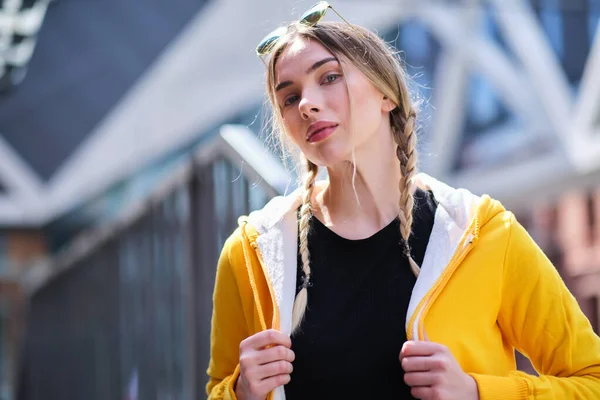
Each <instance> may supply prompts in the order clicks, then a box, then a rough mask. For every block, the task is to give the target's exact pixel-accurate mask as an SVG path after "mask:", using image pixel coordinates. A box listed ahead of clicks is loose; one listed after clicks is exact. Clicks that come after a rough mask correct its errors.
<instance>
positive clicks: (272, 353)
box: [255, 345, 296, 364]
mask: <svg viewBox="0 0 600 400" xmlns="http://www.w3.org/2000/svg"><path fill="white" fill-rule="evenodd" d="M295 358H296V356H295V355H294V352H293V351H292V350H290V349H288V348H287V347H285V346H281V345H279V346H275V347H271V348H269V349H265V350H261V351H258V352H256V356H255V361H256V363H257V364H267V363H270V362H273V361H279V360H283V361H288V362H293V361H294V359H295Z"/></svg>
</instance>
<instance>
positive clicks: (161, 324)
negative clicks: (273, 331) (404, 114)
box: [0, 0, 600, 399]
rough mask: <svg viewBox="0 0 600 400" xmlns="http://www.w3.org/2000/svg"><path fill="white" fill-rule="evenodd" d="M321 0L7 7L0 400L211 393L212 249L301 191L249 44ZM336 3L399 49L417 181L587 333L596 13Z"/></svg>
mask: <svg viewBox="0 0 600 400" xmlns="http://www.w3.org/2000/svg"><path fill="white" fill-rule="evenodd" d="M312 3H313V0H310V1H308V0H300V1H297V0H294V1H291V0H286V1H275V0H261V1H255V2H247V1H242V0H220V1H216V0H172V1H170V2H161V1H158V0H148V1H146V2H144V4H143V6H140V5H139V4H138V3H135V2H127V1H125V2H90V1H88V2H74V1H63V0H55V1H51V2H49V1H46V0H0V278H1V281H0V398H1V396H4V397H6V398H7V399H12V398H16V393H17V389H16V388H17V386H19V387H20V389H19V392H20V393H21V394H20V396H19V397H20V398H22V399H38V398H41V397H43V398H44V399H54V398H57V399H58V398H60V399H64V398H70V397H69V395H67V393H77V395H76V396H77V397H76V398H94V397H93V396H96V397H95V398H98V399H108V398H110V399H112V398H120V397H119V394H121V393H123V394H124V393H125V392H128V393H139V396H140V398H149V397H153V398H154V397H156V398H165V399H166V398H177V399H179V398H184V399H187V398H203V396H202V383H203V380H204V376H203V373H204V368H205V367H204V362H205V359H206V357H207V354H206V347H207V344H206V341H207V318H209V313H210V307H209V305H210V304H209V303H210V295H211V293H210V291H211V285H212V279H214V276H213V273H214V271H213V272H211V269H213V268H214V258H215V257H216V252H217V251H218V248H219V247H220V246H221V244H222V242H223V240H224V239H225V237H226V236H227V234H228V233H229V232H230V230H231V229H232V227H233V226H235V217H236V215H239V214H240V213H245V212H247V211H249V210H251V209H255V208H258V207H260V206H261V205H262V204H264V202H265V201H266V200H267V199H268V198H269V197H271V196H273V195H275V194H276V193H281V192H283V191H285V190H286V188H287V187H289V186H293V184H294V182H293V179H292V178H290V177H289V176H288V175H287V174H286V173H285V172H284V171H282V170H281V166H279V165H276V164H274V161H273V156H272V155H271V153H269V152H266V151H264V150H262V149H261V148H260V146H258V144H257V143H259V141H260V140H262V139H264V130H263V129H262V121H263V116H264V113H263V110H262V104H263V101H264V97H263V90H264V82H263V70H264V65H263V64H262V63H261V62H260V60H259V59H257V58H256V56H255V54H254V46H255V45H256V43H257V42H258V41H259V40H260V39H261V38H262V37H263V35H265V34H266V33H267V32H269V31H270V30H272V29H273V28H274V27H276V26H278V25H281V24H282V22H283V21H289V20H292V19H295V18H297V17H298V16H299V15H300V14H301V13H302V11H304V10H305V9H307V8H308V7H309V6H310V5H312ZM482 4H485V6H483V5H482ZM334 6H335V7H336V9H337V10H338V11H339V12H340V13H341V14H342V15H344V17H346V18H347V19H348V20H350V21H351V22H353V23H357V24H361V25H364V26H367V27H369V28H370V29H372V30H376V31H377V32H379V33H380V34H381V35H382V36H383V37H385V38H386V40H388V41H389V42H390V43H393V44H394V45H395V46H396V47H397V48H398V49H400V50H401V51H402V57H403V58H404V59H405V61H406V65H407V69H408V71H409V73H410V74H411V75H412V76H413V77H414V78H413V89H414V92H415V94H417V95H418V97H419V98H420V99H421V100H422V101H423V106H422V113H421V123H422V128H421V154H422V156H421V160H422V161H421V169H422V170H424V171H426V172H428V173H431V174H432V175H434V176H436V177H438V178H439V179H441V180H444V181H446V182H448V183H449V184H451V185H454V186H462V187H467V188H469V189H471V190H472V191H474V192H476V193H489V194H490V195H492V196H493V197H496V198H498V199H500V200H501V201H503V202H504V203H505V205H506V206H507V207H508V208H510V209H512V210H514V211H515V212H516V213H517V215H518V217H519V219H520V220H521V221H522V222H523V223H524V224H525V225H526V226H527V227H528V229H529V231H530V232H531V234H532V235H533V237H534V238H535V239H536V240H537V242H538V243H539V244H540V245H541V246H542V247H543V248H544V250H545V251H546V253H547V254H548V255H549V257H550V258H551V259H552V261H553V262H554V263H555V265H556V266H557V268H558V270H559V271H560V272H561V274H562V275H563V277H564V278H565V280H566V282H567V283H568V284H569V286H570V287H571V289H572V290H573V292H574V293H575V295H576V296H577V298H578V300H579V302H580V304H581V305H582V308H583V309H584V310H585V311H586V313H587V315H588V316H589V318H590V320H591V321H592V324H593V325H594V326H595V328H596V330H598V329H599V325H600V315H599V311H598V297H599V295H600V282H599V280H600V192H599V190H600V33H599V31H600V30H599V29H598V25H599V18H600V1H598V0H533V1H526V0H512V1H506V0H491V1H489V2H480V1H474V0H464V1H458V0H456V1H447V2H439V1H416V0H415V1H411V0H404V1H401V2H397V1H384V0H381V1H355V0H353V1H346V0H338V1H336V2H334ZM326 19H330V20H337V19H338V17H337V16H336V15H335V14H334V13H329V14H328V15H327V17H326ZM157 188H158V189H157ZM207 238H210V240H209V239H207ZM26 316H29V319H28V320H27V321H28V322H27V324H26V323H25V321H26V319H25V317H26ZM194 343H196V344H194ZM57 363H63V368H60V369H57V368H56V364H57ZM83 365H85V366H87V367H89V368H87V369H85V368H82V366H83ZM524 368H526V367H524ZM73 377H76V378H77V382H78V383H76V384H75V383H70V384H69V383H68V382H72V381H71V379H72V378H73ZM17 382H18V385H17ZM138 386H139V388H138ZM115 396H116V397H115ZM123 396H124V395H123Z"/></svg>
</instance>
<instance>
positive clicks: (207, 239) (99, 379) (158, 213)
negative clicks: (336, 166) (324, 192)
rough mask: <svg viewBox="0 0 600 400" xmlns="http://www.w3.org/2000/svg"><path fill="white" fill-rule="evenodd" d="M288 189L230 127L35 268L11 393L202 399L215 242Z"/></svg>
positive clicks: (60, 398)
mask: <svg viewBox="0 0 600 400" xmlns="http://www.w3.org/2000/svg"><path fill="white" fill-rule="evenodd" d="M288 183H289V178H288V176H287V174H286V173H285V171H284V170H283V168H282V167H281V165H280V164H278V162H277V161H276V160H275V159H273V158H272V156H270V155H269V154H268V153H266V152H265V151H264V150H263V148H262V147H261V146H260V144H258V142H257V138H256V137H255V136H254V135H253V134H252V133H250V132H248V131H247V130H246V129H245V128H243V127H237V126H225V127H223V129H222V130H221V132H220V134H219V135H218V138H217V139H215V140H214V141H212V142H211V143H209V144H207V145H204V146H202V148H201V149H200V150H199V151H198V152H196V153H195V155H194V157H193V160H191V161H190V162H189V163H188V164H187V165H185V166H184V167H182V168H181V169H180V170H179V171H177V173H176V174H175V176H173V177H172V179H171V180H170V181H169V182H168V183H166V184H165V186H164V187H162V188H160V189H159V190H157V192H156V193H154V194H153V196H151V198H150V199H148V200H146V201H145V203H144V204H142V205H140V206H138V207H136V209H135V210H132V211H130V212H129V213H128V215H126V216H125V217H124V218H122V219H121V220H120V221H119V222H118V223H117V224H113V225H112V226H110V227H105V228H100V229H98V230H95V231H93V232H91V233H90V234H86V235H82V236H81V237H79V238H78V239H77V240H76V241H75V242H74V243H73V244H72V245H71V246H70V248H69V249H67V250H66V251H64V252H63V253H61V254H59V255H57V257H56V259H55V260H53V262H52V263H51V264H47V265H44V266H40V267H39V268H38V269H37V270H36V273H35V274H32V275H30V277H29V281H28V285H29V288H30V290H31V300H30V306H29V315H28V324H27V333H26V339H25V345H24V349H23V357H22V362H21V368H20V378H19V384H18V397H17V398H18V399H19V400H38V399H40V400H41V399H43V400H54V399H56V400H65V399H86V400H113V399H129V398H131V399H133V398H135V399H144V400H146V399H148V400H149V399H156V400H163V399H164V400H167V399H168V400H171V399H182V400H188V399H201V398H205V397H206V395H205V392H204V385H205V384H206V381H207V377H206V373H205V370H206V367H207V365H208V359H209V345H210V318H211V314H212V291H213V285H214V279H215V267H216V262H217V259H218V255H219V252H220V247H221V246H222V244H223V242H224V241H225V239H226V237H227V236H228V235H229V234H230V233H231V232H232V231H233V230H234V229H235V227H236V226H237V221H236V218H237V216H239V215H242V214H247V213H248V212H249V211H250V210H252V209H256V208H259V207H261V206H262V205H264V204H265V203H266V201H267V200H268V199H269V198H271V197H273V196H274V195H276V194H279V193H281V192H283V191H284V190H285V188H286V185H287V184H288Z"/></svg>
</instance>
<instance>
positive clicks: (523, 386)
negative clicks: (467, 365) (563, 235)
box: [471, 212, 600, 400]
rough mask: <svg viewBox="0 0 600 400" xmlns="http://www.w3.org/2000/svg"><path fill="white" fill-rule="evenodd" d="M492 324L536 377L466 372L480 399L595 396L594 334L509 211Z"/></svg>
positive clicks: (598, 347)
mask: <svg viewBox="0 0 600 400" xmlns="http://www.w3.org/2000/svg"><path fill="white" fill-rule="evenodd" d="M504 218H505V221H506V222H507V223H508V224H510V228H509V231H510V233H509V239H508V244H507V248H506V254H505V260H504V272H503V283H502V304H501V308H500V312H499V316H498V323H499V325H500V328H501V330H502V332H503V334H504V337H505V338H506V340H508V341H509V342H510V343H511V344H512V345H513V346H514V347H515V348H516V349H517V350H519V351H520V352H521V353H523V354H525V355H526V356H527V357H529V359H530V360H531V362H532V364H533V366H534V367H535V369H536V371H538V372H539V374H540V375H539V376H532V375H528V374H525V373H523V372H520V371H516V372H514V373H512V374H511V375H510V376H507V377H496V376H489V375H478V374H471V375H472V376H473V378H474V379H475V380H476V382H477V385H478V388H479V396H480V400H500V399H502V400H513V399H515V400H516V399H523V400H525V399H528V400H529V399H531V400H534V399H535V400H546V399H548V400H550V399H553V400H554V399H582V400H583V399H586V400H589V399H600V338H598V336H597V335H596V334H595V333H594V331H593V329H592V327H591V325H590V322H589V321H588V319H587V318H586V316H585V315H584V314H583V312H582V311H581V309H580V308H579V305H578V304H577V301H576V300H575V298H574V297H573V295H572V294H571V293H570V292H569V290H568V289H567V287H566V286H565V284H564V283H563V281H562V279H561V277H560V275H559V274H558V272H557V271H556V269H555V268H554V266H553V265H552V264H551V262H550V261H549V260H548V258H547V257H546V256H545V255H544V253H543V252H542V250H541V249H540V248H539V247H538V246H537V245H536V243H535V242H534V241H533V239H532V238H531V237H530V236H529V234H528V233H527V231H526V230H525V229H524V228H523V226H521V225H520V224H519V223H518V222H517V221H516V219H515V217H514V216H513V215H512V214H511V213H508V212H507V213H506V214H505V215H504Z"/></svg>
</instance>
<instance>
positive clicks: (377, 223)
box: [316, 132, 401, 236]
mask: <svg viewBox="0 0 600 400" xmlns="http://www.w3.org/2000/svg"><path fill="white" fill-rule="evenodd" d="M328 173H329V184H328V185H327V186H326V187H325V189H324V190H323V191H322V192H321V193H319V195H318V196H317V199H316V200H317V204H319V205H320V207H319V208H320V211H321V217H322V219H323V220H324V221H325V222H326V223H327V224H328V225H332V226H334V225H340V224H342V225H346V224H351V225H352V226H354V227H355V228H356V229H357V230H362V231H363V233H364V235H370V234H372V233H374V232H373V231H375V232H376V231H377V230H379V229H381V228H383V227H384V226H386V225H387V224H388V223H389V222H391V221H392V220H393V219H394V218H396V217H397V216H398V202H399V199H400V191H399V182H400V177H401V173H400V164H399V161H398V158H397V156H396V144H395V142H394V140H393V138H392V135H391V132H387V133H386V132H377V134H375V135H372V137H371V138H369V140H368V141H367V142H366V143H363V144H361V146H360V147H358V148H357V149H356V151H355V156H354V160H348V161H345V162H343V163H341V164H339V165H335V166H332V167H329V168H328ZM353 175H354V179H353ZM358 235H359V236H364V235H361V234H360V233H359V234H358Z"/></svg>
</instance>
